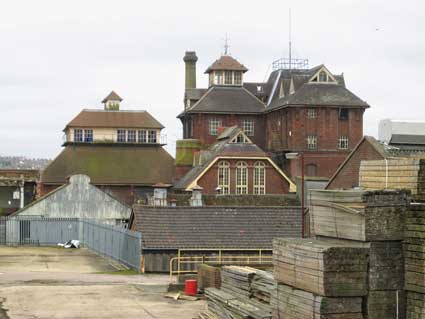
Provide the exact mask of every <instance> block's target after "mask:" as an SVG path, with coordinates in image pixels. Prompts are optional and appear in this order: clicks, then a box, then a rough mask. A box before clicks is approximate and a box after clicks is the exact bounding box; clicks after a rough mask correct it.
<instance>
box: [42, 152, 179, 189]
mask: <svg viewBox="0 0 425 319" xmlns="http://www.w3.org/2000/svg"><path fill="white" fill-rule="evenodd" d="M75 174H85V175H87V176H89V177H90V179H91V181H92V183H93V184H96V185H147V186H151V185H154V184H156V183H159V182H162V183H166V184H170V183H172V179H173V174H174V159H173V158H172V157H171V155H170V154H168V153H167V151H165V150H164V149H163V148H162V147H159V146H98V145H91V146H85V145H82V146H67V147H65V149H63V150H62V152H61V153H60V154H59V155H58V156H57V157H56V158H55V159H54V160H53V161H52V162H51V163H50V164H49V165H48V166H47V167H46V169H45V170H44V171H43V172H42V173H41V182H42V183H46V184H64V183H66V182H67V179H68V177H69V176H71V175H75Z"/></svg>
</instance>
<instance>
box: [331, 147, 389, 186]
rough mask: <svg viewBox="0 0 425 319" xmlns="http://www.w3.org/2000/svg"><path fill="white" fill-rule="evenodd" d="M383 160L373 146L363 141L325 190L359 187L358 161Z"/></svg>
mask: <svg viewBox="0 0 425 319" xmlns="http://www.w3.org/2000/svg"><path fill="white" fill-rule="evenodd" d="M380 159H383V157H382V155H381V154H379V153H378V152H377V151H376V150H375V149H374V148H373V146H372V145H371V144H370V143H369V142H368V141H367V139H364V140H363V142H362V143H361V144H360V145H359V147H358V148H357V150H356V152H355V153H354V154H353V156H352V157H351V158H350V159H349V160H348V161H347V163H346V164H345V165H344V166H343V167H342V168H341V170H340V171H339V172H338V173H337V175H335V176H334V178H333V179H332V180H331V181H330V182H329V184H328V185H327V187H326V189H338V188H352V187H357V186H359V170H360V161H362V160H380Z"/></svg>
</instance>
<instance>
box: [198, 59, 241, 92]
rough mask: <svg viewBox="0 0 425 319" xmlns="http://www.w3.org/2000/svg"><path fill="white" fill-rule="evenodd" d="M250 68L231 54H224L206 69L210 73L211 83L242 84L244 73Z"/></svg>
mask: <svg viewBox="0 0 425 319" xmlns="http://www.w3.org/2000/svg"><path fill="white" fill-rule="evenodd" d="M246 71H248V69H247V68H246V67H245V66H244V65H243V64H241V63H239V61H238V60H236V59H235V58H233V57H231V56H230V55H222V56H221V57H220V59H218V60H216V61H215V62H214V63H213V64H211V65H210V66H209V67H208V69H207V70H206V71H205V73H206V74H208V75H209V84H210V86H212V85H224V86H226V85H229V86H242V84H243V74H244V73H245V72H246Z"/></svg>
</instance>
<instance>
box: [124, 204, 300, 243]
mask: <svg viewBox="0 0 425 319" xmlns="http://www.w3.org/2000/svg"><path fill="white" fill-rule="evenodd" d="M300 219H301V217H300V214H299V207H216V206H215V207H146V206H141V205H135V206H134V207H133V213H132V217H131V219H130V221H131V225H130V227H132V228H133V229H135V230H136V231H139V232H141V233H142V234H143V236H142V249H153V250H155V249H184V248H186V249H189V248H264V249H271V248H272V240H273V238H276V237H300V234H301V221H300Z"/></svg>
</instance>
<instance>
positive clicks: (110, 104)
mask: <svg viewBox="0 0 425 319" xmlns="http://www.w3.org/2000/svg"><path fill="white" fill-rule="evenodd" d="M121 101H122V98H121V97H120V96H119V95H118V94H117V93H115V91H112V92H111V93H109V95H108V96H107V97H105V98H104V99H103V101H102V103H103V105H104V106H105V110H111V111H119V109H120V102H121Z"/></svg>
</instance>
